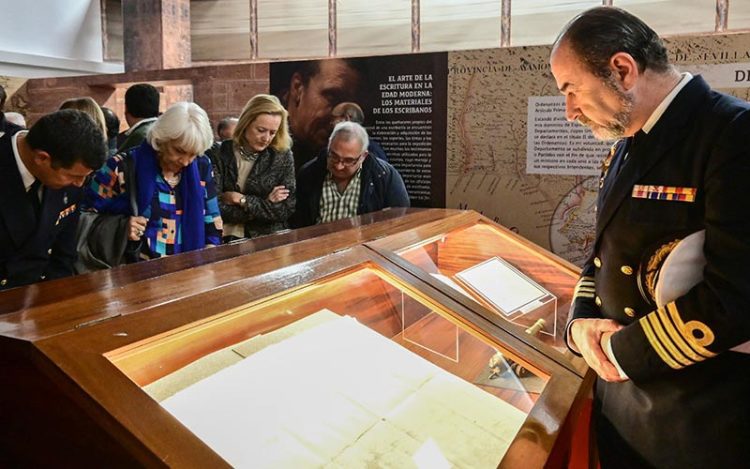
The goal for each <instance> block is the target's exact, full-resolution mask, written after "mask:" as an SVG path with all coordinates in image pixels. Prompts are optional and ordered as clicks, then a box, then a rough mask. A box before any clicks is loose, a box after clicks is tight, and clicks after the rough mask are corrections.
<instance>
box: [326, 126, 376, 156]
mask: <svg viewBox="0 0 750 469" xmlns="http://www.w3.org/2000/svg"><path fill="white" fill-rule="evenodd" d="M355 138H356V139H357V140H359V141H360V142H361V143H362V149H361V150H360V153H364V152H365V151H366V150H367V147H368V146H369V145H370V138H369V137H368V136H367V131H366V130H365V128H364V127H362V126H361V125H359V124H357V123H356V122H351V121H342V122H339V123H338V124H336V127H334V128H333V132H331V136H330V137H329V138H328V151H329V152H330V151H331V144H332V143H333V141H334V140H343V141H344V142H348V141H350V140H352V139H355Z"/></svg>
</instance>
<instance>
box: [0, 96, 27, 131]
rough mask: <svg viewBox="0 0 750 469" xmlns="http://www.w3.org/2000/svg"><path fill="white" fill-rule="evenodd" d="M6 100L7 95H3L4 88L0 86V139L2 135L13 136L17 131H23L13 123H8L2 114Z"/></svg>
mask: <svg viewBox="0 0 750 469" xmlns="http://www.w3.org/2000/svg"><path fill="white" fill-rule="evenodd" d="M6 99H7V95H6V94H5V88H3V87H2V86H0V137H2V136H3V134H6V133H7V134H14V133H16V132H18V131H19V130H23V127H22V126H20V125H18V124H15V123H13V122H9V121H8V120H7V119H6V117H5V114H4V113H3V108H4V107H5V100H6Z"/></svg>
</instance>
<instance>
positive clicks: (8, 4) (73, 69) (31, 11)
mask: <svg viewBox="0 0 750 469" xmlns="http://www.w3.org/2000/svg"><path fill="white" fill-rule="evenodd" d="M102 47H103V46H102V26H101V10H100V3H99V0H0V75H10V76H16V77H27V78H39V77H53V76H58V77H59V76H70V75H89V74H93V73H119V72H122V71H123V66H122V64H121V63H105V62H103V60H102Z"/></svg>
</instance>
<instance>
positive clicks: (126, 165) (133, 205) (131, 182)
mask: <svg viewBox="0 0 750 469" xmlns="http://www.w3.org/2000/svg"><path fill="white" fill-rule="evenodd" d="M122 167H123V173H125V187H126V188H127V191H128V195H129V196H130V210H131V211H132V212H133V216H134V217H137V216H138V202H137V200H136V197H137V195H138V188H137V187H136V177H135V162H134V161H133V157H132V156H131V155H130V152H127V153H124V154H123V157H122Z"/></svg>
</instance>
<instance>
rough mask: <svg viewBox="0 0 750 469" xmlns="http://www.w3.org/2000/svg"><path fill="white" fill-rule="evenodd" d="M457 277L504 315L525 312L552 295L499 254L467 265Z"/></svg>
mask: <svg viewBox="0 0 750 469" xmlns="http://www.w3.org/2000/svg"><path fill="white" fill-rule="evenodd" d="M456 277H457V278H458V279H460V280H461V281H462V282H463V283H464V285H466V286H468V287H469V288H471V289H472V290H473V291H474V292H476V293H477V294H478V295H479V296H481V297H482V298H484V299H485V300H486V301H487V302H489V303H490V304H491V305H493V306H494V307H495V308H497V309H498V310H499V311H500V312H501V313H502V314H504V315H505V316H513V315H516V314H525V313H528V312H529V311H533V310H534V309H536V308H538V307H540V306H542V305H544V304H545V303H547V302H549V301H552V300H553V299H554V295H552V294H551V293H550V292H548V291H547V290H545V289H544V288H543V287H542V286H541V285H539V284H538V283H536V282H535V281H533V280H531V279H530V278H529V277H527V276H526V275H524V274H523V273H522V272H521V271H519V270H518V269H516V268H515V267H513V266H512V265H510V264H509V263H507V262H506V261H504V260H503V259H501V258H499V257H493V258H490V259H487V260H486V261H484V262H482V263H480V264H477V265H474V266H472V267H469V268H468V269H466V270H463V271H461V272H459V273H457V274H456Z"/></svg>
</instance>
